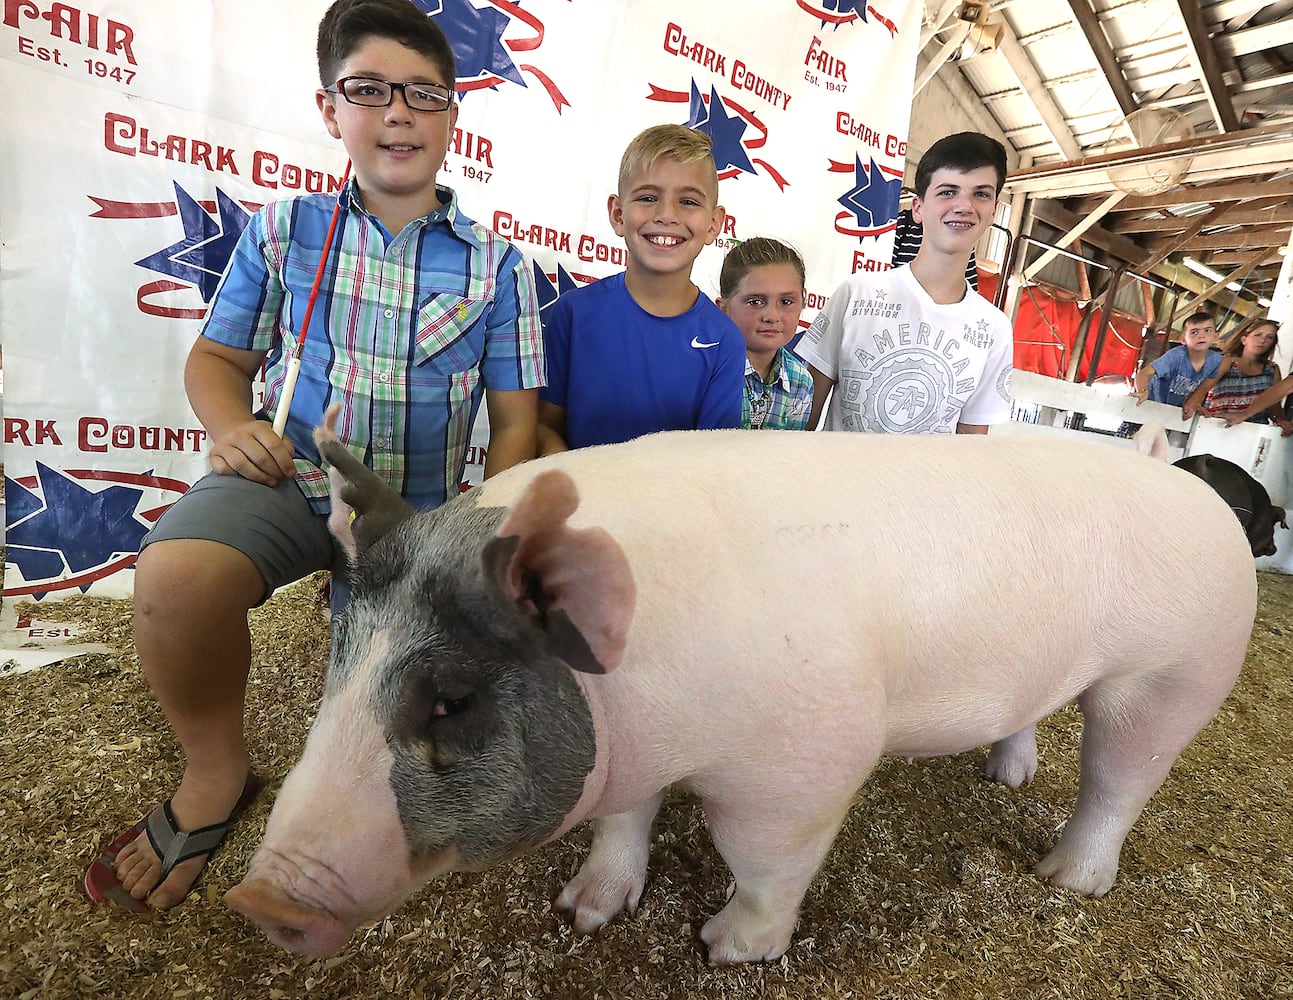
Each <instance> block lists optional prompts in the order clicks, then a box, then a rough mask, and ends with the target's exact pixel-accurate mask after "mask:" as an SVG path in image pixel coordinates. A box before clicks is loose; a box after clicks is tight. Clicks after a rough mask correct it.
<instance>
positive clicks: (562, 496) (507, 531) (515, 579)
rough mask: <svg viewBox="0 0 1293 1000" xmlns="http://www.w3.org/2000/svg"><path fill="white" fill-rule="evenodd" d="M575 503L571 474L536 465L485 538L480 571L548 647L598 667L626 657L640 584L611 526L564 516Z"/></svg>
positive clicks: (580, 666)
mask: <svg viewBox="0 0 1293 1000" xmlns="http://www.w3.org/2000/svg"><path fill="white" fill-rule="evenodd" d="M578 506H579V495H578V494H577V493H576V492H575V484H574V483H573V482H572V481H571V479H570V477H569V476H567V475H566V474H565V473H564V472H559V471H556V470H549V471H547V472H542V473H540V474H539V475H538V476H536V477H535V478H534V479H533V480H532V481H531V482H530V485H529V486H527V487H526V488H525V492H523V493H522V494H521V495H520V497H518V498H517V500H516V502H515V503H514V504H513V505H512V507H511V509H510V510H509V511H508V513H507V516H506V517H505V518H504V519H503V523H502V524H501V525H499V528H498V533H497V534H496V535H495V536H494V538H493V539H491V540H490V541H489V543H488V544H487V545H486V546H485V550H484V553H483V558H484V563H485V575H486V577H487V578H488V579H490V580H492V581H493V582H494V583H495V585H496V586H498V588H499V589H500V590H501V591H502V593H503V596H504V597H505V598H506V599H507V601H508V602H509V603H511V604H513V605H514V606H515V607H516V608H517V610H518V611H520V612H521V614H522V615H524V616H525V617H526V618H527V619H528V620H529V621H530V622H531V623H532V624H533V625H534V626H535V627H536V628H538V629H539V630H540V632H542V634H543V636H544V642H545V644H546V645H547V647H548V650H549V651H550V652H551V653H553V655H555V656H558V657H560V658H561V659H563V660H565V661H566V662H567V663H569V664H570V666H572V667H573V668H574V669H576V670H582V671H584V672H585V673H594V674H602V673H606V672H608V671H610V670H614V669H615V668H616V667H617V666H619V664H620V660H621V659H623V657H624V647H625V644H626V643H627V641H628V631H629V623H630V622H631V621H632V620H633V606H634V602H635V601H636V599H637V587H636V585H635V584H634V582H633V571H632V570H631V569H630V568H629V562H628V559H626V558H625V556H624V553H623V551H621V549H620V547H619V546H618V545H617V544H615V540H614V539H613V538H611V536H610V535H609V534H607V533H606V532H605V531H603V530H602V529H601V528H582V529H576V528H571V527H570V526H569V524H567V521H568V519H569V518H570V515H571V514H573V513H574V511H575V508H576V507H578Z"/></svg>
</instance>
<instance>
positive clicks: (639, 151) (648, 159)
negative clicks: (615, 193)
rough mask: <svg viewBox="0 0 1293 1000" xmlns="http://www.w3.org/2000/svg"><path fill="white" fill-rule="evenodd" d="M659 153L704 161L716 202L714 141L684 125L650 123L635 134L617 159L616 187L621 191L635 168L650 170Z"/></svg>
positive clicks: (698, 161) (678, 158) (690, 161)
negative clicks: (618, 161)
mask: <svg viewBox="0 0 1293 1000" xmlns="http://www.w3.org/2000/svg"><path fill="white" fill-rule="evenodd" d="M662 156H667V157H669V158H670V159H671V160H677V161H678V162H679V163H684V164H685V163H700V162H701V161H705V162H706V163H707V164H708V166H709V170H708V171H707V174H708V177H707V178H706V179H707V180H708V181H709V189H710V194H712V195H713V196H714V200H715V201H718V170H717V169H716V168H715V166H714V143H713V141H712V140H711V139H710V137H709V136H707V135H706V134H705V133H704V132H698V131H696V129H694V128H688V127H687V126H686V125H652V126H651V127H650V128H648V129H643V130H642V131H641V132H639V133H638V134H637V136H635V137H634V139H633V141H632V142H630V143H629V144H628V148H627V149H625V150H624V156H623V157H622V158H621V159H620V176H619V190H620V192H621V193H622V192H623V191H624V187H625V185H626V184H627V183H628V180H629V178H630V177H632V176H633V174H634V172H635V171H637V170H638V169H643V170H650V169H651V168H652V167H653V166H654V165H655V162H656V161H657V160H658V159H660V157H662Z"/></svg>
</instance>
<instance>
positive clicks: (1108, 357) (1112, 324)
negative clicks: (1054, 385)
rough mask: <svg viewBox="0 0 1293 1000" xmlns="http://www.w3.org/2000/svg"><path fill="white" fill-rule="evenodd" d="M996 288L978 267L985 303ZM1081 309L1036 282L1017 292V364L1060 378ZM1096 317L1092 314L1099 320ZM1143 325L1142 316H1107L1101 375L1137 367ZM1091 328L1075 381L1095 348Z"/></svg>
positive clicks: (1083, 373)
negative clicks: (1140, 318) (1018, 293)
mask: <svg viewBox="0 0 1293 1000" xmlns="http://www.w3.org/2000/svg"><path fill="white" fill-rule="evenodd" d="M996 290H997V275H995V274H991V273H989V272H987V271H983V270H980V271H979V294H981V295H982V296H983V297H984V298H986V299H988V301H991V300H992V297H993V295H994V294H995V293H996ZM1083 312H1084V310H1083V309H1082V307H1080V306H1079V305H1078V304H1077V303H1076V302H1074V301H1072V300H1071V299H1066V298H1056V297H1055V296H1054V295H1051V294H1050V293H1049V292H1047V290H1046V289H1045V288H1043V287H1042V286H1039V285H1030V286H1028V287H1026V288H1024V289H1022V290H1021V291H1020V295H1019V309H1018V311H1017V313H1016V314H1015V367H1016V368H1020V369H1023V370H1024V371H1029V372H1037V373H1038V374H1039V375H1048V376H1050V377H1051V378H1063V377H1064V373H1065V369H1066V368H1067V366H1068V362H1069V356H1070V354H1071V352H1072V350H1073V342H1074V340H1075V339H1076V338H1077V329H1078V324H1079V323H1081V322H1082V314H1083ZM1098 321H1099V317H1098V316H1097V317H1096V323H1098ZM1143 330H1144V324H1143V322H1142V321H1141V320H1139V319H1136V318H1133V317H1129V316H1126V315H1124V314H1122V313H1118V312H1114V313H1112V314H1111V315H1110V317H1109V328H1108V330H1106V332H1105V337H1104V347H1103V348H1102V350H1101V351H1100V363H1099V365H1098V366H1097V367H1096V374H1097V376H1099V375H1125V376H1128V377H1130V376H1131V375H1132V374H1134V373H1135V370H1136V358H1137V356H1138V354H1139V352H1140V342H1141V340H1142V339H1143V336H1144V334H1143ZM1095 339H1096V331H1095V329H1094V326H1093V328H1092V330H1091V332H1090V335H1089V336H1088V337H1087V342H1086V346H1085V349H1084V350H1083V352H1082V363H1081V365H1080V366H1079V367H1078V375H1077V378H1078V381H1079V382H1085V381H1086V377H1087V367H1088V366H1089V365H1090V363H1091V352H1092V350H1093V349H1094V347H1095Z"/></svg>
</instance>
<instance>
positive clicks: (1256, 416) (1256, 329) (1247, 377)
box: [1181, 319, 1293, 433]
mask: <svg viewBox="0 0 1293 1000" xmlns="http://www.w3.org/2000/svg"><path fill="white" fill-rule="evenodd" d="M1278 346H1279V327H1278V326H1277V325H1276V324H1275V322H1274V321H1273V320H1269V319H1257V320H1250V321H1249V322H1247V323H1245V324H1244V325H1243V326H1241V327H1240V328H1239V329H1238V330H1236V331H1235V332H1234V334H1233V335H1231V337H1230V339H1229V340H1228V341H1226V346H1225V348H1224V350H1223V354H1224V355H1225V356H1224V357H1223V358H1222V360H1221V366H1220V368H1218V369H1217V376H1216V378H1212V379H1206V380H1204V381H1203V382H1202V383H1201V384H1200V385H1199V387H1198V388H1197V389H1195V390H1194V392H1192V393H1190V396H1189V398H1188V399H1187V400H1186V401H1185V403H1184V405H1183V406H1182V407H1181V410H1182V412H1183V413H1184V414H1185V417H1186V419H1187V420H1188V419H1189V418H1190V417H1193V416H1194V415H1195V414H1196V413H1203V414H1205V415H1206V416H1210V417H1222V418H1225V417H1227V416H1229V415H1231V414H1237V413H1249V416H1248V417H1247V418H1246V419H1247V421H1248V422H1249V423H1255V424H1266V423H1272V422H1273V423H1275V424H1278V425H1279V426H1280V428H1281V429H1283V430H1284V431H1285V433H1289V432H1290V431H1293V424H1290V423H1289V422H1288V421H1287V420H1285V419H1284V414H1283V412H1282V411H1281V410H1280V406H1279V403H1278V402H1276V403H1275V404H1273V405H1272V406H1270V407H1268V408H1267V409H1265V410H1259V411H1257V412H1255V413H1250V411H1251V409H1252V404H1253V402H1254V400H1256V399H1257V398H1258V397H1259V396H1261V395H1262V393H1264V392H1266V390H1268V389H1270V388H1271V387H1272V386H1273V385H1274V384H1275V383H1276V382H1278V381H1279V380H1280V369H1279V365H1277V364H1275V363H1274V362H1273V361H1271V356H1272V355H1273V354H1274V353H1275V348H1276V347H1278Z"/></svg>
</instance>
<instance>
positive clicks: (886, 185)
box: [839, 156, 902, 229]
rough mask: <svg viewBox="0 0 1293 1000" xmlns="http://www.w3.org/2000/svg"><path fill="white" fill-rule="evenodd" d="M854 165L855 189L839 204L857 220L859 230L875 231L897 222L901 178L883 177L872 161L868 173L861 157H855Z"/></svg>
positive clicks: (841, 199)
mask: <svg viewBox="0 0 1293 1000" xmlns="http://www.w3.org/2000/svg"><path fill="white" fill-rule="evenodd" d="M854 162H855V167H854V173H853V185H854V186H853V188H852V190H850V191H849V192H848V193H847V194H846V195H844V196H843V197H842V198H840V199H839V203H840V204H841V205H843V206H844V207H845V208H846V209H848V210H849V212H851V213H852V214H853V215H854V216H856V218H857V224H858V227H859V228H860V229H875V228H878V227H879V226H883V225H885V224H886V223H887V222H889V221H890V220H892V219H895V218H897V217H898V197H899V195H900V194H901V193H902V178H901V177H894V178H892V179H890V178H887V177H885V175H884V172H883V171H882V170H881V169H880V167H879V165H878V164H877V163H876V162H875V160H874V159H872V160H871V169H870V171H869V172H868V171H867V170H866V169H865V168H864V167H863V166H862V158H861V157H858V156H855V157H854Z"/></svg>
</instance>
